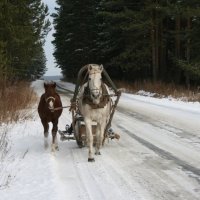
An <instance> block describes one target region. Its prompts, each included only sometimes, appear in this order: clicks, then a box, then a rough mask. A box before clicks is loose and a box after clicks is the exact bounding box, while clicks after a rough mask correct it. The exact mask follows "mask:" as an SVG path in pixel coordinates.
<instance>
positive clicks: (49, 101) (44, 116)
mask: <svg viewBox="0 0 200 200" xmlns="http://www.w3.org/2000/svg"><path fill="white" fill-rule="evenodd" d="M44 88H45V93H44V94H43V95H42V96H41V97H40V102H39V105H38V113H39V116H40V119H41V122H42V125H43V127H44V146H45V148H47V147H48V134H49V132H48V131H49V122H52V124H53V128H52V145H51V149H52V151H53V152H55V150H58V142H57V136H56V134H57V130H58V119H59V117H60V115H61V114H62V102H61V99H60V96H59V95H58V94H57V93H56V91H55V88H56V83H54V82H50V83H44ZM56 108H57V109H56ZM54 109H55V110H54Z"/></svg>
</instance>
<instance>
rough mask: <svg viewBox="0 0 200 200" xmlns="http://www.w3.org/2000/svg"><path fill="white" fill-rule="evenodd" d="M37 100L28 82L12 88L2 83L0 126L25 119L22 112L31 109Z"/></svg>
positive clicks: (0, 88) (0, 91)
mask: <svg viewBox="0 0 200 200" xmlns="http://www.w3.org/2000/svg"><path fill="white" fill-rule="evenodd" d="M36 99H37V97H36V94H35V93H34V91H33V89H32V88H30V85H29V83H27V82H20V83H17V84H15V85H12V86H11V85H9V84H8V83H7V84H5V83H1V82H0V124H1V123H8V122H13V121H15V122H16V121H18V120H19V119H22V118H25V117H26V115H24V113H23V115H22V113H21V110H25V109H27V108H29V107H30V106H31V105H33V103H35V101H36Z"/></svg>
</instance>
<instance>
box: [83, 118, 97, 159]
mask: <svg viewBox="0 0 200 200" xmlns="http://www.w3.org/2000/svg"><path fill="white" fill-rule="evenodd" d="M85 129H86V134H87V140H88V147H89V153H88V162H94V161H95V160H94V157H93V134H92V121H91V120H89V119H85Z"/></svg>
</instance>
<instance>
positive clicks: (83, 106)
mask: <svg viewBox="0 0 200 200" xmlns="http://www.w3.org/2000/svg"><path fill="white" fill-rule="evenodd" d="M102 71H103V66H102V65H96V64H89V65H88V82H86V83H85V84H84V85H83V86H82V87H81V89H80V93H79V100H78V108H79V110H80V113H81V114H82V116H83V117H84V122H85V128H86V136H87V144H88V147H89V155H88V162H93V161H95V159H94V157H93V134H92V122H93V121H95V122H96V123H97V127H96V133H95V136H96V145H95V154H96V155H101V153H100V148H101V146H102V141H103V138H104V132H105V128H106V125H107V123H108V120H109V116H110V111H111V99H110V97H109V95H108V94H109V89H108V87H107V86H106V85H105V84H104V83H103V82H102V76H101V73H102Z"/></svg>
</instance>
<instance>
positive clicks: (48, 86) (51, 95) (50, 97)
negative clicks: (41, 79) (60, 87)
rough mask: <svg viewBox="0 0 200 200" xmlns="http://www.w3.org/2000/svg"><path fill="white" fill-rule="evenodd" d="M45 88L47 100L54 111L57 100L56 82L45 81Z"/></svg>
mask: <svg viewBox="0 0 200 200" xmlns="http://www.w3.org/2000/svg"><path fill="white" fill-rule="evenodd" d="M44 88H45V101H46V103H47V105H48V108H49V109H50V110H51V111H52V112H53V111H54V104H55V100H56V92H55V88H56V83H55V82H50V83H44Z"/></svg>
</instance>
